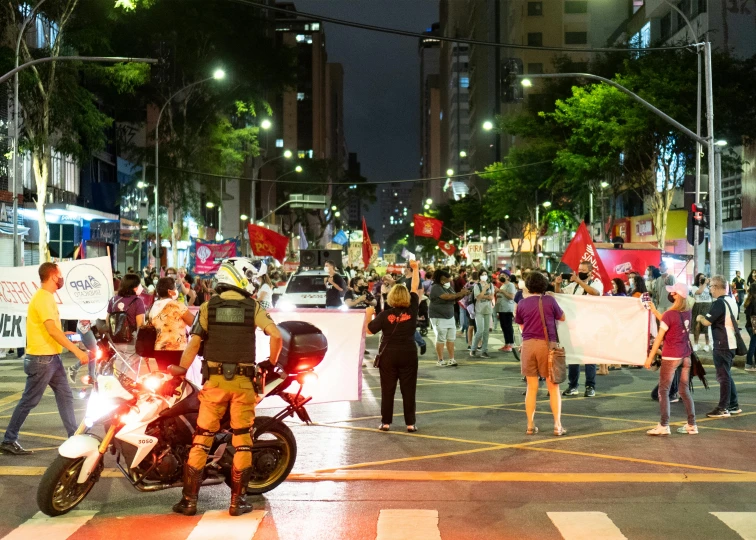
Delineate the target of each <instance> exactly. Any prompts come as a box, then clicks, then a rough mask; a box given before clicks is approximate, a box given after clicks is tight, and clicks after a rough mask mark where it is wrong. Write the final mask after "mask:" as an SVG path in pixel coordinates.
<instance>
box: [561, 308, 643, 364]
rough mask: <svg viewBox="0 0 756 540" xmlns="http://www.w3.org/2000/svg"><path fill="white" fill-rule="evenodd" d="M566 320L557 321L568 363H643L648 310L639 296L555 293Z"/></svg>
mask: <svg viewBox="0 0 756 540" xmlns="http://www.w3.org/2000/svg"><path fill="white" fill-rule="evenodd" d="M554 298H556V300H557V303H558V304H559V307H561V308H562V310H563V311H564V314H565V317H566V320H565V321H564V322H559V323H557V331H558V333H559V342H560V343H561V344H562V346H563V347H564V349H565V353H566V355H567V363H568V364H634V365H643V364H644V363H645V361H646V357H647V355H648V340H649V327H650V323H651V313H650V312H649V311H648V310H647V309H646V308H644V307H643V304H642V303H641V301H640V298H628V297H622V296H588V295H586V296H583V295H570V294H556V295H554Z"/></svg>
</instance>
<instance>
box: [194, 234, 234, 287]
mask: <svg viewBox="0 0 756 540" xmlns="http://www.w3.org/2000/svg"><path fill="white" fill-rule="evenodd" d="M240 248H241V246H240V241H239V240H237V239H231V240H224V241H222V242H214V241H212V240H199V239H197V238H192V244H191V247H190V249H189V268H190V270H191V271H192V273H193V274H196V275H198V276H200V277H203V278H209V277H212V276H214V275H215V273H216V272H217V271H218V268H220V265H221V262H223V260H224V259H228V258H231V257H238V256H239V253H240V252H241V249H240Z"/></svg>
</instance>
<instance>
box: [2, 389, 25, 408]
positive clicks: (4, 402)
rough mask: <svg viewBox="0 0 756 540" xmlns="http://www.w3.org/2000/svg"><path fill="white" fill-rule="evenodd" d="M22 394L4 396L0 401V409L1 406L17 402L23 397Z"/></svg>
mask: <svg viewBox="0 0 756 540" xmlns="http://www.w3.org/2000/svg"><path fill="white" fill-rule="evenodd" d="M23 395H24V393H23V392H16V393H15V394H12V395H10V396H5V397H4V398H2V399H0V407H2V406H3V405H7V404H8V403H12V402H14V401H18V400H19V399H21V396H23Z"/></svg>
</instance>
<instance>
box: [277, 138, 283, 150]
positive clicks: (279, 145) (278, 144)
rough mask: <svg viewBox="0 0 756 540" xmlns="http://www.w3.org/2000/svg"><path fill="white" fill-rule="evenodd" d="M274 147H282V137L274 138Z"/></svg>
mask: <svg viewBox="0 0 756 540" xmlns="http://www.w3.org/2000/svg"><path fill="white" fill-rule="evenodd" d="M276 148H283V139H276Z"/></svg>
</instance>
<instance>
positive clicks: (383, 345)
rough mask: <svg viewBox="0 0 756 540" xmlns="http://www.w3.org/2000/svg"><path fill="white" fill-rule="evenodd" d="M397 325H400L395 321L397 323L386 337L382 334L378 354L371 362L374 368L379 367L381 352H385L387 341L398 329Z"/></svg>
mask: <svg viewBox="0 0 756 540" xmlns="http://www.w3.org/2000/svg"><path fill="white" fill-rule="evenodd" d="M400 313H401V312H400ZM399 319H401V314H400V315H399ZM399 324H400V323H399V322H398V320H397V323H396V324H395V325H394V329H393V330H391V333H390V334H389V335H388V336H387V335H386V334H383V337H382V338H381V344H380V345H379V346H378V354H376V355H375V360H373V367H374V368H377V367H380V365H381V355H383V351H385V350H386V344H387V343H388V341H389V337H390V336H393V335H394V332H396V329H397V328H398V327H399Z"/></svg>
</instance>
